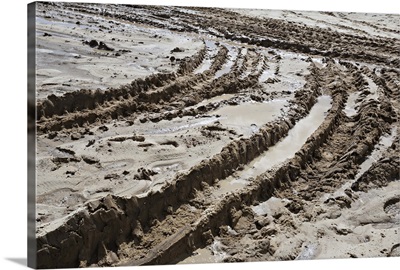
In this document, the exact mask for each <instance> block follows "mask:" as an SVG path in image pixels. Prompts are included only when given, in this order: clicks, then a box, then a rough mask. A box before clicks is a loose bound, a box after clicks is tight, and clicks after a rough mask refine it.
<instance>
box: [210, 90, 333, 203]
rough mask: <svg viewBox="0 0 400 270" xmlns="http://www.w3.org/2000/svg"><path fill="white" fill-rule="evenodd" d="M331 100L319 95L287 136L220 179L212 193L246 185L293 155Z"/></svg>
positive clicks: (320, 120) (322, 119)
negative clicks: (241, 168) (249, 180)
mask: <svg viewBox="0 0 400 270" xmlns="http://www.w3.org/2000/svg"><path fill="white" fill-rule="evenodd" d="M331 101H332V98H331V97H330V96H320V97H319V98H318V100H317V103H316V104H315V105H314V106H313V108H312V109H311V110H310V113H309V115H308V116H306V117H305V118H303V119H301V120H300V121H299V122H298V123H296V125H295V126H294V127H293V128H292V129H291V130H290V131H289V133H288V136H286V137H285V138H284V139H283V140H281V141H280V142H278V143H277V144H275V145H274V146H272V147H271V148H269V149H268V150H267V151H266V152H264V154H262V155H260V156H259V157H258V158H256V159H255V160H253V161H252V162H251V163H250V164H248V165H247V166H246V167H245V169H244V170H242V171H238V172H237V174H236V175H235V176H230V177H228V178H226V179H223V180H221V181H220V182H219V184H220V188H219V189H217V190H214V192H213V195H215V196H216V197H218V196H220V195H222V194H225V193H227V192H232V191H234V190H237V189H240V188H242V187H244V186H245V185H247V183H248V179H249V178H250V177H254V176H257V175H259V174H261V173H263V172H265V171H267V170H269V169H272V168H273V167H275V166H278V165H279V164H282V163H283V162H284V161H285V160H287V159H289V158H292V157H294V155H295V153H296V152H297V151H299V150H300V149H301V147H302V146H303V144H304V143H305V142H306V140H307V138H308V137H309V136H310V135H311V134H312V133H313V132H314V131H315V130H317V128H318V127H319V126H320V125H321V124H322V122H323V121H324V119H325V116H326V114H327V111H328V110H329V109H330V108H331Z"/></svg>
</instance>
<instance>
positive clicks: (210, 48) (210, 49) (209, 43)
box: [193, 40, 217, 74]
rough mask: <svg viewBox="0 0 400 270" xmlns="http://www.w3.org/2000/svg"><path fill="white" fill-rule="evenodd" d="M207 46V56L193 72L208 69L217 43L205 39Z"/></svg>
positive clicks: (215, 52)
mask: <svg viewBox="0 0 400 270" xmlns="http://www.w3.org/2000/svg"><path fill="white" fill-rule="evenodd" d="M204 42H205V43H206V47H207V56H206V58H205V59H204V60H203V62H202V63H201V65H200V66H199V67H197V68H196V69H195V70H194V72H193V73H194V74H198V73H203V72H204V71H206V70H208V69H210V67H211V64H212V61H213V58H214V57H215V55H216V54H217V45H216V44H215V42H214V41H212V40H205V41H204Z"/></svg>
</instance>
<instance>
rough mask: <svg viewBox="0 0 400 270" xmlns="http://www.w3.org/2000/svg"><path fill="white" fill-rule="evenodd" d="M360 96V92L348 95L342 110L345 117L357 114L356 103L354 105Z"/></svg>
mask: <svg viewBox="0 0 400 270" xmlns="http://www.w3.org/2000/svg"><path fill="white" fill-rule="evenodd" d="M359 96H360V92H354V93H351V94H350V95H349V97H348V98H347V102H346V106H345V108H344V112H345V114H346V116H348V117H351V116H354V115H356V114H357V109H356V107H357V106H358V103H356V100H357V99H358V97H359Z"/></svg>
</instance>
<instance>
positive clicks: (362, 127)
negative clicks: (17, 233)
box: [36, 3, 400, 268]
mask: <svg viewBox="0 0 400 270" xmlns="http://www.w3.org/2000/svg"><path fill="white" fill-rule="evenodd" d="M399 21H400V17H399V16H398V15H394V14H387V15H384V14H380V15H378V14H355V13H352V14H348V13H336V12H290V11H263V10H230V9H217V8H200V7H197V8H193V7H191V8H189V7H162V6H157V7H156V6H135V5H104V4H103V5H100V4H99V5H96V4H79V3H39V4H38V5H37V14H36V35H37V48H36V54H37V67H36V83H37V84H36V89H37V92H36V98H37V104H36V111H37V119H36V126H37V161H36V165H37V167H36V170H37V190H36V192H37V196H36V202H37V205H36V225H37V226H36V239H37V262H38V267H39V268H57V267H62V268H65V267H87V266H123V265H146V264H176V263H180V264H184V263H210V262H242V261H261V260H301V259H319V258H356V257H385V256H398V255H399V250H400V249H399V246H400V241H399V234H400V232H399V230H400V225H399V218H400V214H399V213H400V212H399V211H400V207H399V201H400V192H399V190H400V186H399V183H400V182H399V179H400V175H399V167H400V164H399V163H400V158H399V155H398V152H399V147H400V145H399V143H400V139H399V133H400V130H399V128H400V127H399V122H398V113H399V108H400V104H399V100H400V94H399V92H400V87H399V83H400V80H399V74H400V69H399V68H398V67H399V63H400V61H399V47H400V46H399V45H400V43H399V35H400V33H399V27H400V25H399ZM249 25H252V26H253V27H248V26H249Z"/></svg>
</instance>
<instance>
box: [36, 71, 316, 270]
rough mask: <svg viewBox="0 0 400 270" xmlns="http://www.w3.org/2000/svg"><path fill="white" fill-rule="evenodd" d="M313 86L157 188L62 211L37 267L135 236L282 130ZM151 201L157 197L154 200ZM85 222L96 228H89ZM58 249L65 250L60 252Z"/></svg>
mask: <svg viewBox="0 0 400 270" xmlns="http://www.w3.org/2000/svg"><path fill="white" fill-rule="evenodd" d="M311 78H312V77H311ZM311 85H312V84H311ZM313 89H314V90H311V91H310V90H308V89H307V90H300V91H298V93H297V98H298V99H297V102H296V104H297V108H296V109H293V110H292V113H290V114H289V120H283V121H280V122H276V123H272V124H268V125H267V126H266V127H264V128H262V129H261V130H260V131H259V132H258V133H257V134H255V135H253V136H252V137H251V138H249V139H241V140H239V141H234V142H232V143H231V144H230V145H228V146H226V147H224V148H223V149H222V151H221V153H220V154H218V155H216V156H214V157H213V158H211V159H209V160H204V161H202V162H201V163H200V164H199V165H197V166H195V167H194V168H193V169H192V170H191V171H190V172H188V173H187V174H186V175H178V176H177V177H176V179H175V180H174V181H173V182H172V184H170V185H166V186H164V187H162V188H161V190H160V191H156V192H150V193H149V194H147V196H145V197H132V198H121V197H118V196H111V195H109V196H107V197H106V198H104V199H102V200H100V201H95V202H92V203H89V204H88V205H87V206H85V207H84V209H81V210H77V212H75V213H73V214H72V215H71V216H69V217H67V220H66V221H65V224H64V225H62V226H61V227H59V228H57V229H55V230H53V231H50V232H47V233H45V234H44V235H42V236H39V237H38V253H37V254H38V263H39V266H38V267H40V268H55V267H57V266H61V265H63V267H77V266H79V265H82V264H83V265H86V264H87V265H91V264H94V263H98V262H99V261H100V260H101V259H102V258H104V257H105V256H106V255H107V254H106V252H105V251H104V250H105V248H106V249H107V250H115V251H116V250H117V248H118V246H119V245H121V244H122V243H123V242H126V241H132V240H133V241H140V239H141V235H142V234H143V232H146V231H148V230H149V228H150V226H151V224H154V222H157V220H161V219H163V217H164V216H165V215H166V214H167V213H168V212H167V209H168V207H171V206H173V207H176V206H179V205H181V204H183V203H185V202H187V200H188V199H189V198H191V197H192V196H193V195H194V193H193V191H194V190H198V189H201V184H202V183H208V184H212V183H213V182H214V181H215V179H222V178H224V177H226V176H228V175H229V174H230V173H232V172H233V171H234V170H235V169H236V168H237V167H238V166H239V165H240V164H246V163H248V162H249V161H250V160H252V159H254V158H255V157H256V156H257V155H259V154H260V153H261V152H262V151H264V150H265V149H266V148H267V147H269V146H271V145H273V144H275V143H276V142H277V141H278V140H279V139H280V138H281V137H282V136H285V134H287V132H288V131H289V129H290V128H291V127H292V126H293V124H294V123H295V122H296V121H297V120H298V119H300V118H301V117H303V116H304V115H306V114H307V112H308V111H309V109H310V108H311V107H312V105H313V104H314V102H315V95H318V94H319V92H318V91H319V90H318V88H316V87H314V88H313ZM227 160H230V161H229V162H226V161H227ZM176 194H178V196H176ZM154 201H156V202H162V203H158V204H154V203H153V202H154ZM90 227H93V228H96V229H94V230H93V231H92V233H89V232H90V231H88V228H90ZM116 228H119V229H118V230H116ZM111 230H112V232H111ZM135 239H136V240H135ZM82 247H83V248H82ZM63 250H69V253H68V254H64V253H63Z"/></svg>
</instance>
